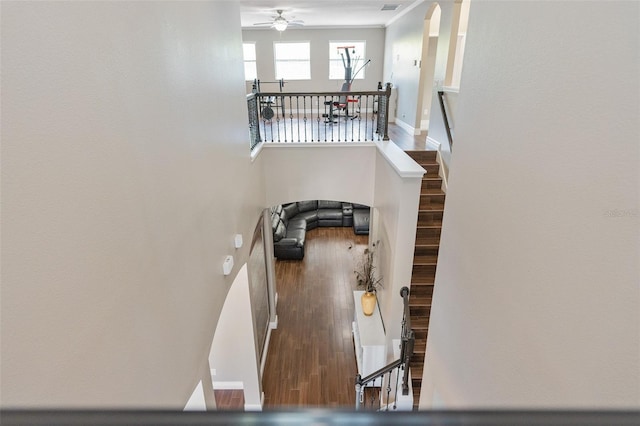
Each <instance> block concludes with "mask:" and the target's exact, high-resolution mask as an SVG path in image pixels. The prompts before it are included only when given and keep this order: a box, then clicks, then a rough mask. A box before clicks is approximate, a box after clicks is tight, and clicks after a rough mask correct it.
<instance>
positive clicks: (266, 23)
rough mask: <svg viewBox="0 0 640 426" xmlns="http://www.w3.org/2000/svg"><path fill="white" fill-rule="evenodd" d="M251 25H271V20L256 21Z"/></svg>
mask: <svg viewBox="0 0 640 426" xmlns="http://www.w3.org/2000/svg"><path fill="white" fill-rule="evenodd" d="M253 25H257V26H265V25H273V21H271V22H257V23H255V24H253Z"/></svg>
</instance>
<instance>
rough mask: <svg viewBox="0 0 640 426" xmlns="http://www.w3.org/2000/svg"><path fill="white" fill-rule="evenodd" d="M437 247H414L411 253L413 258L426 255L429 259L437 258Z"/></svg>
mask: <svg viewBox="0 0 640 426" xmlns="http://www.w3.org/2000/svg"><path fill="white" fill-rule="evenodd" d="M438 251H439V249H438V247H416V248H415V250H414V252H413V255H414V259H416V258H419V257H426V258H429V259H434V258H435V259H436V260H437V258H438Z"/></svg>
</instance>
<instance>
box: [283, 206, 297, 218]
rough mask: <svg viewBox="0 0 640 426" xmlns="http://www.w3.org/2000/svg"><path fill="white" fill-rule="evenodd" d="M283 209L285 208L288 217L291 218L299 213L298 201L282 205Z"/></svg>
mask: <svg viewBox="0 0 640 426" xmlns="http://www.w3.org/2000/svg"><path fill="white" fill-rule="evenodd" d="M282 210H284V213H285V215H286V216H287V219H291V218H292V217H294V216H295V215H297V214H298V203H291V204H286V205H284V206H283V207H282Z"/></svg>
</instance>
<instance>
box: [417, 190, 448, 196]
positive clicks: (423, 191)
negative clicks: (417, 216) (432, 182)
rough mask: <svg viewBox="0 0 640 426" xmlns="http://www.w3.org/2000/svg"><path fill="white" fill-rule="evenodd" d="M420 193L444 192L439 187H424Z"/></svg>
mask: <svg viewBox="0 0 640 426" xmlns="http://www.w3.org/2000/svg"><path fill="white" fill-rule="evenodd" d="M420 195H445V193H444V191H443V190H442V189H440V188H425V189H423V190H422V191H421V192H420Z"/></svg>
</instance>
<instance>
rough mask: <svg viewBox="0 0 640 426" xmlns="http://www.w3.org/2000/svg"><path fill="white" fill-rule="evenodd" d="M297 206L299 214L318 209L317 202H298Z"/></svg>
mask: <svg viewBox="0 0 640 426" xmlns="http://www.w3.org/2000/svg"><path fill="white" fill-rule="evenodd" d="M297 204H298V211H299V212H300V213H303V212H308V211H311V210H317V209H318V200H309V201H298V203H297Z"/></svg>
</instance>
